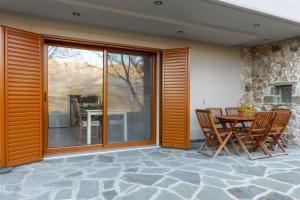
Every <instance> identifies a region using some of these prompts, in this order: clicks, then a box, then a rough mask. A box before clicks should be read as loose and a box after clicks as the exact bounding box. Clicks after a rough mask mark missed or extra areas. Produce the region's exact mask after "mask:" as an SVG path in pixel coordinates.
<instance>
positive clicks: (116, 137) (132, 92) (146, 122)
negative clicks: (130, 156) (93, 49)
mask: <svg viewBox="0 0 300 200" xmlns="http://www.w3.org/2000/svg"><path fill="white" fill-rule="evenodd" d="M107 59H108V64H107V71H108V76H107V100H108V101H107V106H108V108H107V110H108V111H107V112H108V113H107V143H108V144H112V143H124V142H134V141H149V140H151V139H152V56H149V55H136V54H127V53H116V52H109V53H108V55H107Z"/></svg>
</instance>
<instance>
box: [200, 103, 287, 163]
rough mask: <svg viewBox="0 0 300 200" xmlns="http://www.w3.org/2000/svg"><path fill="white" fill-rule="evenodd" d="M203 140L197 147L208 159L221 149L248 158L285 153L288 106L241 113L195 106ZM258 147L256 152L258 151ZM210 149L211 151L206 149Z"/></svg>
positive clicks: (228, 153) (230, 109) (236, 109)
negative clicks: (230, 147)
mask: <svg viewBox="0 0 300 200" xmlns="http://www.w3.org/2000/svg"><path fill="white" fill-rule="evenodd" d="M196 115H197V119H198V122H199V125H200V128H201V131H202V134H203V136H204V139H205V142H204V143H203V144H202V145H201V147H200V148H199V153H203V154H204V155H207V156H209V157H211V158H215V157H216V156H218V155H219V154H220V153H221V152H222V150H223V151H224V153H225V154H226V155H228V156H229V155H231V153H232V152H231V151H232V150H231V151H230V150H229V146H232V149H233V151H234V153H235V154H237V155H238V156H239V155H240V153H241V152H242V151H243V152H245V154H246V155H247V156H248V158H249V159H250V160H256V159H261V158H270V157H273V156H280V155H287V154H288V153H287V151H286V148H287V144H286V143H285V141H284V139H283V138H284V134H285V131H286V129H287V126H288V122H289V120H290V118H291V115H292V112H291V111H290V110H289V109H272V110H271V111H266V112H253V114H251V115H244V114H243V115H242V114H241V113H240V112H239V108H238V107H227V108H225V113H224V112H223V109H222V108H212V107H211V108H206V109H196ZM259 150H260V151H259ZM209 151H211V152H209Z"/></svg>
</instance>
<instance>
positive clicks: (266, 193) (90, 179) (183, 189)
mask: <svg viewBox="0 0 300 200" xmlns="http://www.w3.org/2000/svg"><path fill="white" fill-rule="evenodd" d="M198 147H199V145H198V144H196V143H193V144H192V148H191V150H189V151H185V150H175V149H164V148H159V147H157V148H147V149H139V150H125V151H119V152H114V153H112V152H108V153H101V154H97V155H88V156H81V157H69V158H58V159H48V160H44V161H41V162H37V163H33V164H28V165H24V166H21V167H16V168H14V169H13V171H12V172H11V173H9V174H5V175H1V176H0V199H1V200H6V199H9V200H17V199H22V200H23V199H42V200H46V199H105V200H110V199H117V200H121V199H128V200H134V199H137V200H148V199H153V200H167V199H171V200H179V199H201V200H206V199H208V200H212V199H218V200H230V199H259V200H263V199H264V200H267V199H270V200H276V199H280V200H288V199H300V151H299V149H297V148H290V149H288V152H289V155H287V156H280V157H273V158H269V159H261V160H256V161H249V160H248V159H247V158H246V157H245V155H244V154H243V155H242V156H241V157H237V156H235V155H231V156H229V157H228V156H224V155H221V156H218V157H217V158H216V159H214V160H211V159H208V158H207V157H206V156H204V155H202V154H200V153H197V149H198Z"/></svg>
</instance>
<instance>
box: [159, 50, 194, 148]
mask: <svg viewBox="0 0 300 200" xmlns="http://www.w3.org/2000/svg"><path fill="white" fill-rule="evenodd" d="M188 52H189V50H188V49H187V48H181V49H170V50H165V51H164V52H163V66H162V98H161V100H162V109H161V112H162V123H161V131H162V146H163V147H171V148H183V149H188V148H189V144H190V141H189V140H190V120H189V118H190V113H189V110H190V108H189V107H190V104H189V67H188Z"/></svg>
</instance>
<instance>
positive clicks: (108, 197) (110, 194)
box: [102, 190, 118, 200]
mask: <svg viewBox="0 0 300 200" xmlns="http://www.w3.org/2000/svg"><path fill="white" fill-rule="evenodd" d="M102 195H103V197H104V199H105V200H112V199H113V198H115V197H116V196H117V195H118V193H117V192H116V191H115V190H109V191H105V192H103V193H102Z"/></svg>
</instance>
